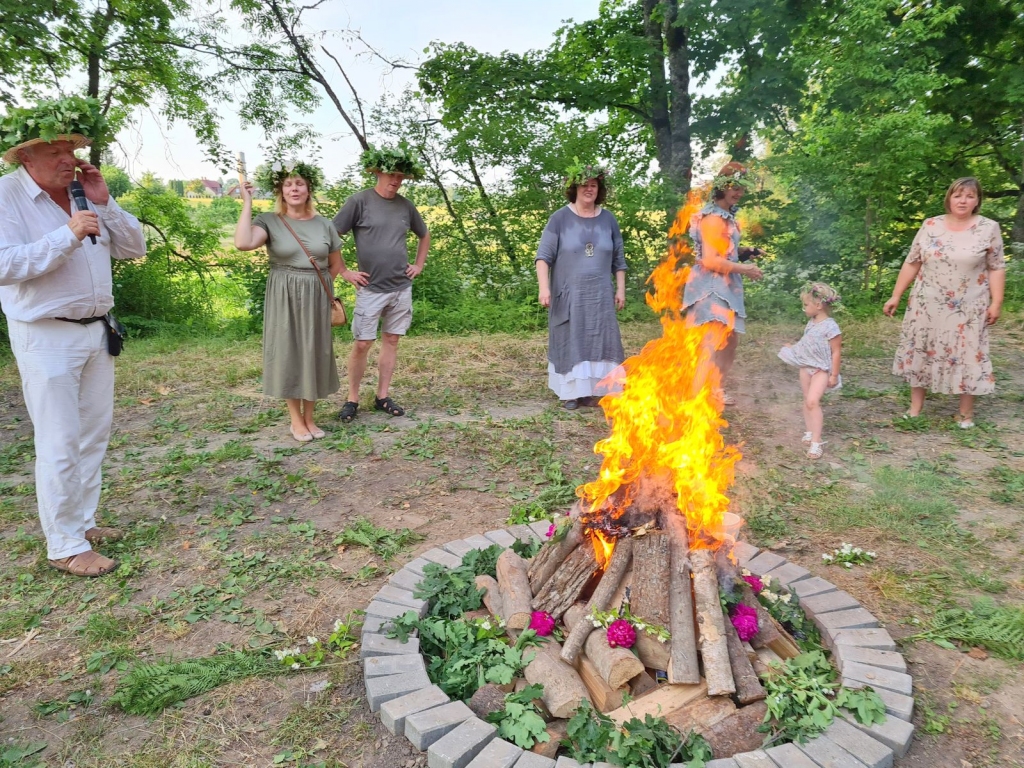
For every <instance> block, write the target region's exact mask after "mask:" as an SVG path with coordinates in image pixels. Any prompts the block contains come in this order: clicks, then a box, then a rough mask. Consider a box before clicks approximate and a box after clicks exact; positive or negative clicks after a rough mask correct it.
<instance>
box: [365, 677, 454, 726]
mask: <svg viewBox="0 0 1024 768" xmlns="http://www.w3.org/2000/svg"><path fill="white" fill-rule="evenodd" d="M450 701H451V699H449V698H448V695H447V694H446V693H445V692H444V691H442V690H441V689H440V688H438V687H437V686H436V685H432V686H430V687H429V688H422V689H420V690H418V691H416V692H415V693H408V694H406V695H405V696H401V697H399V698H397V699H392V700H391V701H387V702H385V703H384V704H383V705H382V706H381V708H380V721H381V722H382V723H384V727H385V728H387V729H388V730H389V731H391V733H393V734H395V735H396V736H400V735H403V734H404V733H405V718H407V717H408V716H409V715H414V714H416V713H417V712H423V711H425V710H428V709H433V708H434V707H440V706H442V705H443V704H448V703H449V702H450Z"/></svg>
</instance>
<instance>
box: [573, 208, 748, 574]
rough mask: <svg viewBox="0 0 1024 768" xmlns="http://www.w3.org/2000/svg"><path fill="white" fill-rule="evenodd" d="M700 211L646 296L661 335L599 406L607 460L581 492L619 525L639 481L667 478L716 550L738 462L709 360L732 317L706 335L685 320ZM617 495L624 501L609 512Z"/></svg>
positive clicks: (704, 541)
mask: <svg viewBox="0 0 1024 768" xmlns="http://www.w3.org/2000/svg"><path fill="white" fill-rule="evenodd" d="M701 207H702V202H701V200H700V198H699V196H698V195H697V194H696V193H693V192H691V193H690V196H689V198H688V199H687V202H686V205H685V206H684V207H683V209H682V210H681V211H680V212H679V214H678V216H677V217H676V220H675V223H674V224H673V225H672V228H671V229H670V231H669V238H670V242H671V246H670V248H669V253H668V255H667V256H666V258H665V259H664V260H663V261H662V262H661V263H660V264H659V265H658V266H657V267H656V268H655V270H654V271H653V272H652V273H651V276H650V278H649V279H648V283H649V284H651V285H653V287H654V290H653V292H650V293H648V294H647V304H648V305H649V306H650V307H651V309H653V310H654V311H655V312H657V313H660V314H661V327H662V336H661V338H659V339H655V340H653V341H651V342H648V344H647V345H646V346H644V348H643V350H641V352H640V354H638V355H634V356H633V357H631V358H629V359H628V360H626V362H625V363H624V364H623V370H624V371H625V378H624V381H622V385H623V386H622V392H621V393H620V394H613V395H608V396H606V397H605V398H603V399H602V400H601V406H602V407H603V408H604V411H605V415H606V417H607V418H608V420H609V422H610V423H611V427H612V431H611V435H610V436H609V437H607V438H605V439H604V440H600V441H598V443H597V444H596V445H595V446H594V452H595V453H598V454H600V455H602V456H603V457H604V459H603V461H602V462H601V469H600V472H599V475H598V479H597V480H594V481H593V482H590V483H587V484H585V485H583V486H581V487H580V488H579V489H578V491H577V492H578V494H579V495H580V496H581V497H582V498H583V499H584V500H585V501H587V502H588V503H589V508H590V512H591V513H597V512H598V510H601V509H602V508H605V507H608V508H612V514H613V515H616V516H617V515H619V514H621V513H622V511H624V509H625V507H626V506H628V504H629V497H630V496H631V495H632V494H631V490H630V489H631V488H632V487H636V486H635V484H636V483H637V482H638V481H640V480H641V478H643V477H647V478H650V479H651V480H655V481H658V480H661V479H667V480H669V481H670V482H671V485H672V487H673V489H674V491H675V495H676V506H677V507H678V509H679V511H680V513H681V514H682V515H684V516H685V518H686V525H687V528H688V530H689V531H690V545H691V546H693V547H718V546H720V544H721V541H722V539H723V535H722V528H723V516H724V514H725V512H726V509H727V507H728V505H729V499H728V497H727V496H726V492H727V491H728V489H729V487H730V486H731V485H732V482H733V478H734V468H735V464H736V462H737V461H738V460H739V459H740V458H741V456H740V453H739V451H738V449H737V448H736V447H735V446H732V445H726V444H725V440H724V439H723V437H722V434H721V429H722V428H723V427H726V426H728V424H727V422H725V421H724V420H723V419H722V418H721V410H722V400H721V394H720V383H721V376H720V374H719V371H718V369H717V368H716V367H715V365H714V363H713V362H712V353H713V352H714V350H716V349H721V348H722V347H724V346H725V343H726V342H727V341H728V336H729V333H730V332H731V330H732V326H733V322H734V314H733V313H732V312H727V313H726V314H725V315H723V317H722V321H723V322H722V323H707V324H705V325H700V326H694V325H692V324H690V323H689V322H688V321H687V320H686V318H685V317H684V316H683V314H682V293H683V288H684V287H685V285H686V280H687V278H688V277H689V273H690V268H689V267H683V266H682V265H683V264H684V263H685V260H686V259H687V257H689V256H690V253H691V252H690V249H689V248H688V247H687V245H686V244H685V243H684V241H683V238H682V235H684V234H685V233H686V231H687V228H688V225H689V222H690V219H691V217H692V216H693V214H694V213H696V212H697V211H698V210H700V208H701ZM716 234H717V233H716ZM715 239H716V240H717V237H716V238H715ZM709 244H710V245H712V246H713V245H714V243H709ZM724 250H725V249H724V248H723V249H722V250H721V251H720V252H724ZM681 267H682V268H681ZM620 488H621V489H624V491H625V493H624V494H620V495H619V497H617V498H616V499H615V500H613V502H612V503H608V502H609V499H610V498H611V497H612V494H614V493H616V491H618V490H619V489H620ZM616 506H618V509H616V508H615V507H616ZM591 533H592V534H598V535H594V536H592V538H593V540H594V547H595V551H596V552H597V555H598V561H599V562H606V559H605V560H602V553H603V550H607V551H608V554H610V549H609V548H608V547H607V546H606V545H603V544H599V541H603V537H601V536H600V535H599V532H598V531H592V532H591Z"/></svg>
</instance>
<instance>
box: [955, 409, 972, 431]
mask: <svg viewBox="0 0 1024 768" xmlns="http://www.w3.org/2000/svg"><path fill="white" fill-rule="evenodd" d="M956 425H957V426H958V427H960V429H973V427H974V419H973V418H972V417H970V416H964V415H963V414H962V413H959V414H957V417H956Z"/></svg>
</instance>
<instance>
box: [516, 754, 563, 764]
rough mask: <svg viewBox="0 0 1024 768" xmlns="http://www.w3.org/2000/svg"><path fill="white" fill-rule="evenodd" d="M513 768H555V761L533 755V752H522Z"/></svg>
mask: <svg viewBox="0 0 1024 768" xmlns="http://www.w3.org/2000/svg"><path fill="white" fill-rule="evenodd" d="M515 768H555V761H554V760H552V759H551V758H550V757H544V756H543V755H535V754H534V753H533V752H523V756H522V757H520V758H519V759H518V760H517V761H516V765H515Z"/></svg>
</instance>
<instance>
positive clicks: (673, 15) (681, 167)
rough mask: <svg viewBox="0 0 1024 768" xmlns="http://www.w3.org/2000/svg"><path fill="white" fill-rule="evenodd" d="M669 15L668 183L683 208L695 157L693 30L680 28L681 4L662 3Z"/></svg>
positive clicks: (667, 23)
mask: <svg viewBox="0 0 1024 768" xmlns="http://www.w3.org/2000/svg"><path fill="white" fill-rule="evenodd" d="M662 5H663V7H664V13H665V45H666V47H667V57H668V77H669V85H670V87H671V91H670V93H669V98H670V103H669V109H670V112H669V114H670V121H671V125H672V157H671V160H670V161H669V169H668V180H669V185H670V188H671V190H672V192H673V193H674V196H675V198H676V206H677V207H678V206H680V205H682V202H683V199H684V198H685V197H686V193H687V192H689V191H690V174H691V172H692V166H693V155H692V150H691V148H690V110H691V100H690V48H689V29H688V28H687V27H684V26H681V25H680V24H679V2H678V0H670V1H669V2H664V3H662Z"/></svg>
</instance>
